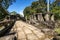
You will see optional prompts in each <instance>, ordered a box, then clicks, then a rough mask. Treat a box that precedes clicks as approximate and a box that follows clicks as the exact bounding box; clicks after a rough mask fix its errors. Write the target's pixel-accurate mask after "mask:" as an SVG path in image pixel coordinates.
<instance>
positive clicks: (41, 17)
mask: <svg viewBox="0 0 60 40" xmlns="http://www.w3.org/2000/svg"><path fill="white" fill-rule="evenodd" d="M38 20H39V21H44V19H43V16H42V13H41V14H38Z"/></svg>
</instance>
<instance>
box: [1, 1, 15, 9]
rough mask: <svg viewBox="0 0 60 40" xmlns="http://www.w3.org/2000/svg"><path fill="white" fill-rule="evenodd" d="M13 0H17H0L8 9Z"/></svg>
mask: <svg viewBox="0 0 60 40" xmlns="http://www.w3.org/2000/svg"><path fill="white" fill-rule="evenodd" d="M13 2H15V0H0V5H2V6H3V7H4V8H6V9H7V8H8V7H9V6H10V5H12V3H13Z"/></svg>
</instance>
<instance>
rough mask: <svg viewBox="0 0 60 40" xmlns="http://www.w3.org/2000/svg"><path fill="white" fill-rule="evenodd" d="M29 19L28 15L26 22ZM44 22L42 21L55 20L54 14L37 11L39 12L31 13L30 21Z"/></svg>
mask: <svg viewBox="0 0 60 40" xmlns="http://www.w3.org/2000/svg"><path fill="white" fill-rule="evenodd" d="M27 21H28V19H27V17H26V22H27ZM33 21H35V22H42V21H52V22H54V14H52V13H49V14H48V13H45V14H42V13H37V14H31V15H30V16H29V22H33Z"/></svg>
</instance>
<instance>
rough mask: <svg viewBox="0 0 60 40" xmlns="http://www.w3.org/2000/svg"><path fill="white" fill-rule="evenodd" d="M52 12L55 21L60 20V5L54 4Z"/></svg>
mask: <svg viewBox="0 0 60 40" xmlns="http://www.w3.org/2000/svg"><path fill="white" fill-rule="evenodd" d="M50 11H51V12H52V13H54V14H55V19H60V5H58V3H56V2H54V4H52V8H51V10H50Z"/></svg>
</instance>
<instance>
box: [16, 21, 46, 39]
mask: <svg viewBox="0 0 60 40" xmlns="http://www.w3.org/2000/svg"><path fill="white" fill-rule="evenodd" d="M16 29H17V35H18V36H17V37H18V38H17V39H18V40H40V39H41V38H44V37H45V35H44V34H43V33H42V32H41V30H39V29H38V28H36V27H34V26H32V25H30V24H27V23H24V22H22V21H17V22H16Z"/></svg>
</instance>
